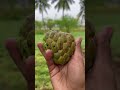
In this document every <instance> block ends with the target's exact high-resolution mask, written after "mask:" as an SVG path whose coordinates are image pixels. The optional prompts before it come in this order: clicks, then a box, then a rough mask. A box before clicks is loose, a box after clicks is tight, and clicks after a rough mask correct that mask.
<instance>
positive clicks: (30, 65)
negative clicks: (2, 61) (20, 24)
mask: <svg viewBox="0 0 120 90" xmlns="http://www.w3.org/2000/svg"><path fill="white" fill-rule="evenodd" d="M6 48H7V50H8V52H9V54H10V56H11V57H12V60H13V61H14V63H15V64H16V65H17V67H18V68H19V70H20V71H21V73H22V75H23V76H24V78H25V79H26V81H27V85H28V90H34V89H35V86H34V83H35V79H34V78H35V69H34V67H35V58H34V56H29V57H28V58H27V59H26V60H22V58H21V54H20V51H19V49H18V46H17V42H16V40H14V39H9V40H7V41H6Z"/></svg>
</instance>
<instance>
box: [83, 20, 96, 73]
mask: <svg viewBox="0 0 120 90" xmlns="http://www.w3.org/2000/svg"><path fill="white" fill-rule="evenodd" d="M85 30H86V37H85V38H86V43H85V47H86V51H85V69H86V70H85V71H86V72H88V71H89V70H90V69H91V68H92V66H93V64H94V60H95V56H96V42H95V41H94V39H93V38H94V36H95V31H94V27H92V24H91V23H90V22H89V21H87V20H86V28H85Z"/></svg>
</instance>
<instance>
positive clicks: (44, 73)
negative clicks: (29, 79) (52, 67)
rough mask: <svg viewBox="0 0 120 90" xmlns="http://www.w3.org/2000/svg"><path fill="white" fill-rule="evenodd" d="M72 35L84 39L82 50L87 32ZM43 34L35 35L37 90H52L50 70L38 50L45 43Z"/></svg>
mask: <svg viewBox="0 0 120 90" xmlns="http://www.w3.org/2000/svg"><path fill="white" fill-rule="evenodd" d="M71 33H72V35H73V36H74V37H75V38H78V37H82V38H83V41H82V48H84V46H85V32H84V31H80V32H71ZM43 37H44V35H43V34H36V35H35V44H36V45H35V46H36V47H35V61H36V65H35V85H36V89H40V90H41V89H42V90H43V89H47V90H52V86H51V82H50V77H49V73H48V68H47V65H46V62H45V59H44V57H43V56H42V55H41V53H40V51H39V49H38V48H37V43H39V42H43Z"/></svg>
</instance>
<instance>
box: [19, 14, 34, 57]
mask: <svg viewBox="0 0 120 90" xmlns="http://www.w3.org/2000/svg"><path fill="white" fill-rule="evenodd" d="M17 43H18V48H19V50H20V53H21V56H22V58H23V59H26V58H28V56H31V55H34V53H35V48H34V47H35V45H34V44H35V32H34V15H30V16H28V17H27V19H26V20H25V22H24V24H23V26H22V27H21V29H20V32H19V37H18V38H17Z"/></svg>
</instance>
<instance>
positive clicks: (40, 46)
mask: <svg viewBox="0 0 120 90" xmlns="http://www.w3.org/2000/svg"><path fill="white" fill-rule="evenodd" d="M37 46H38V48H39V50H40V52H41V53H42V54H43V56H45V50H44V48H43V44H42V43H38V45H37Z"/></svg>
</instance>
